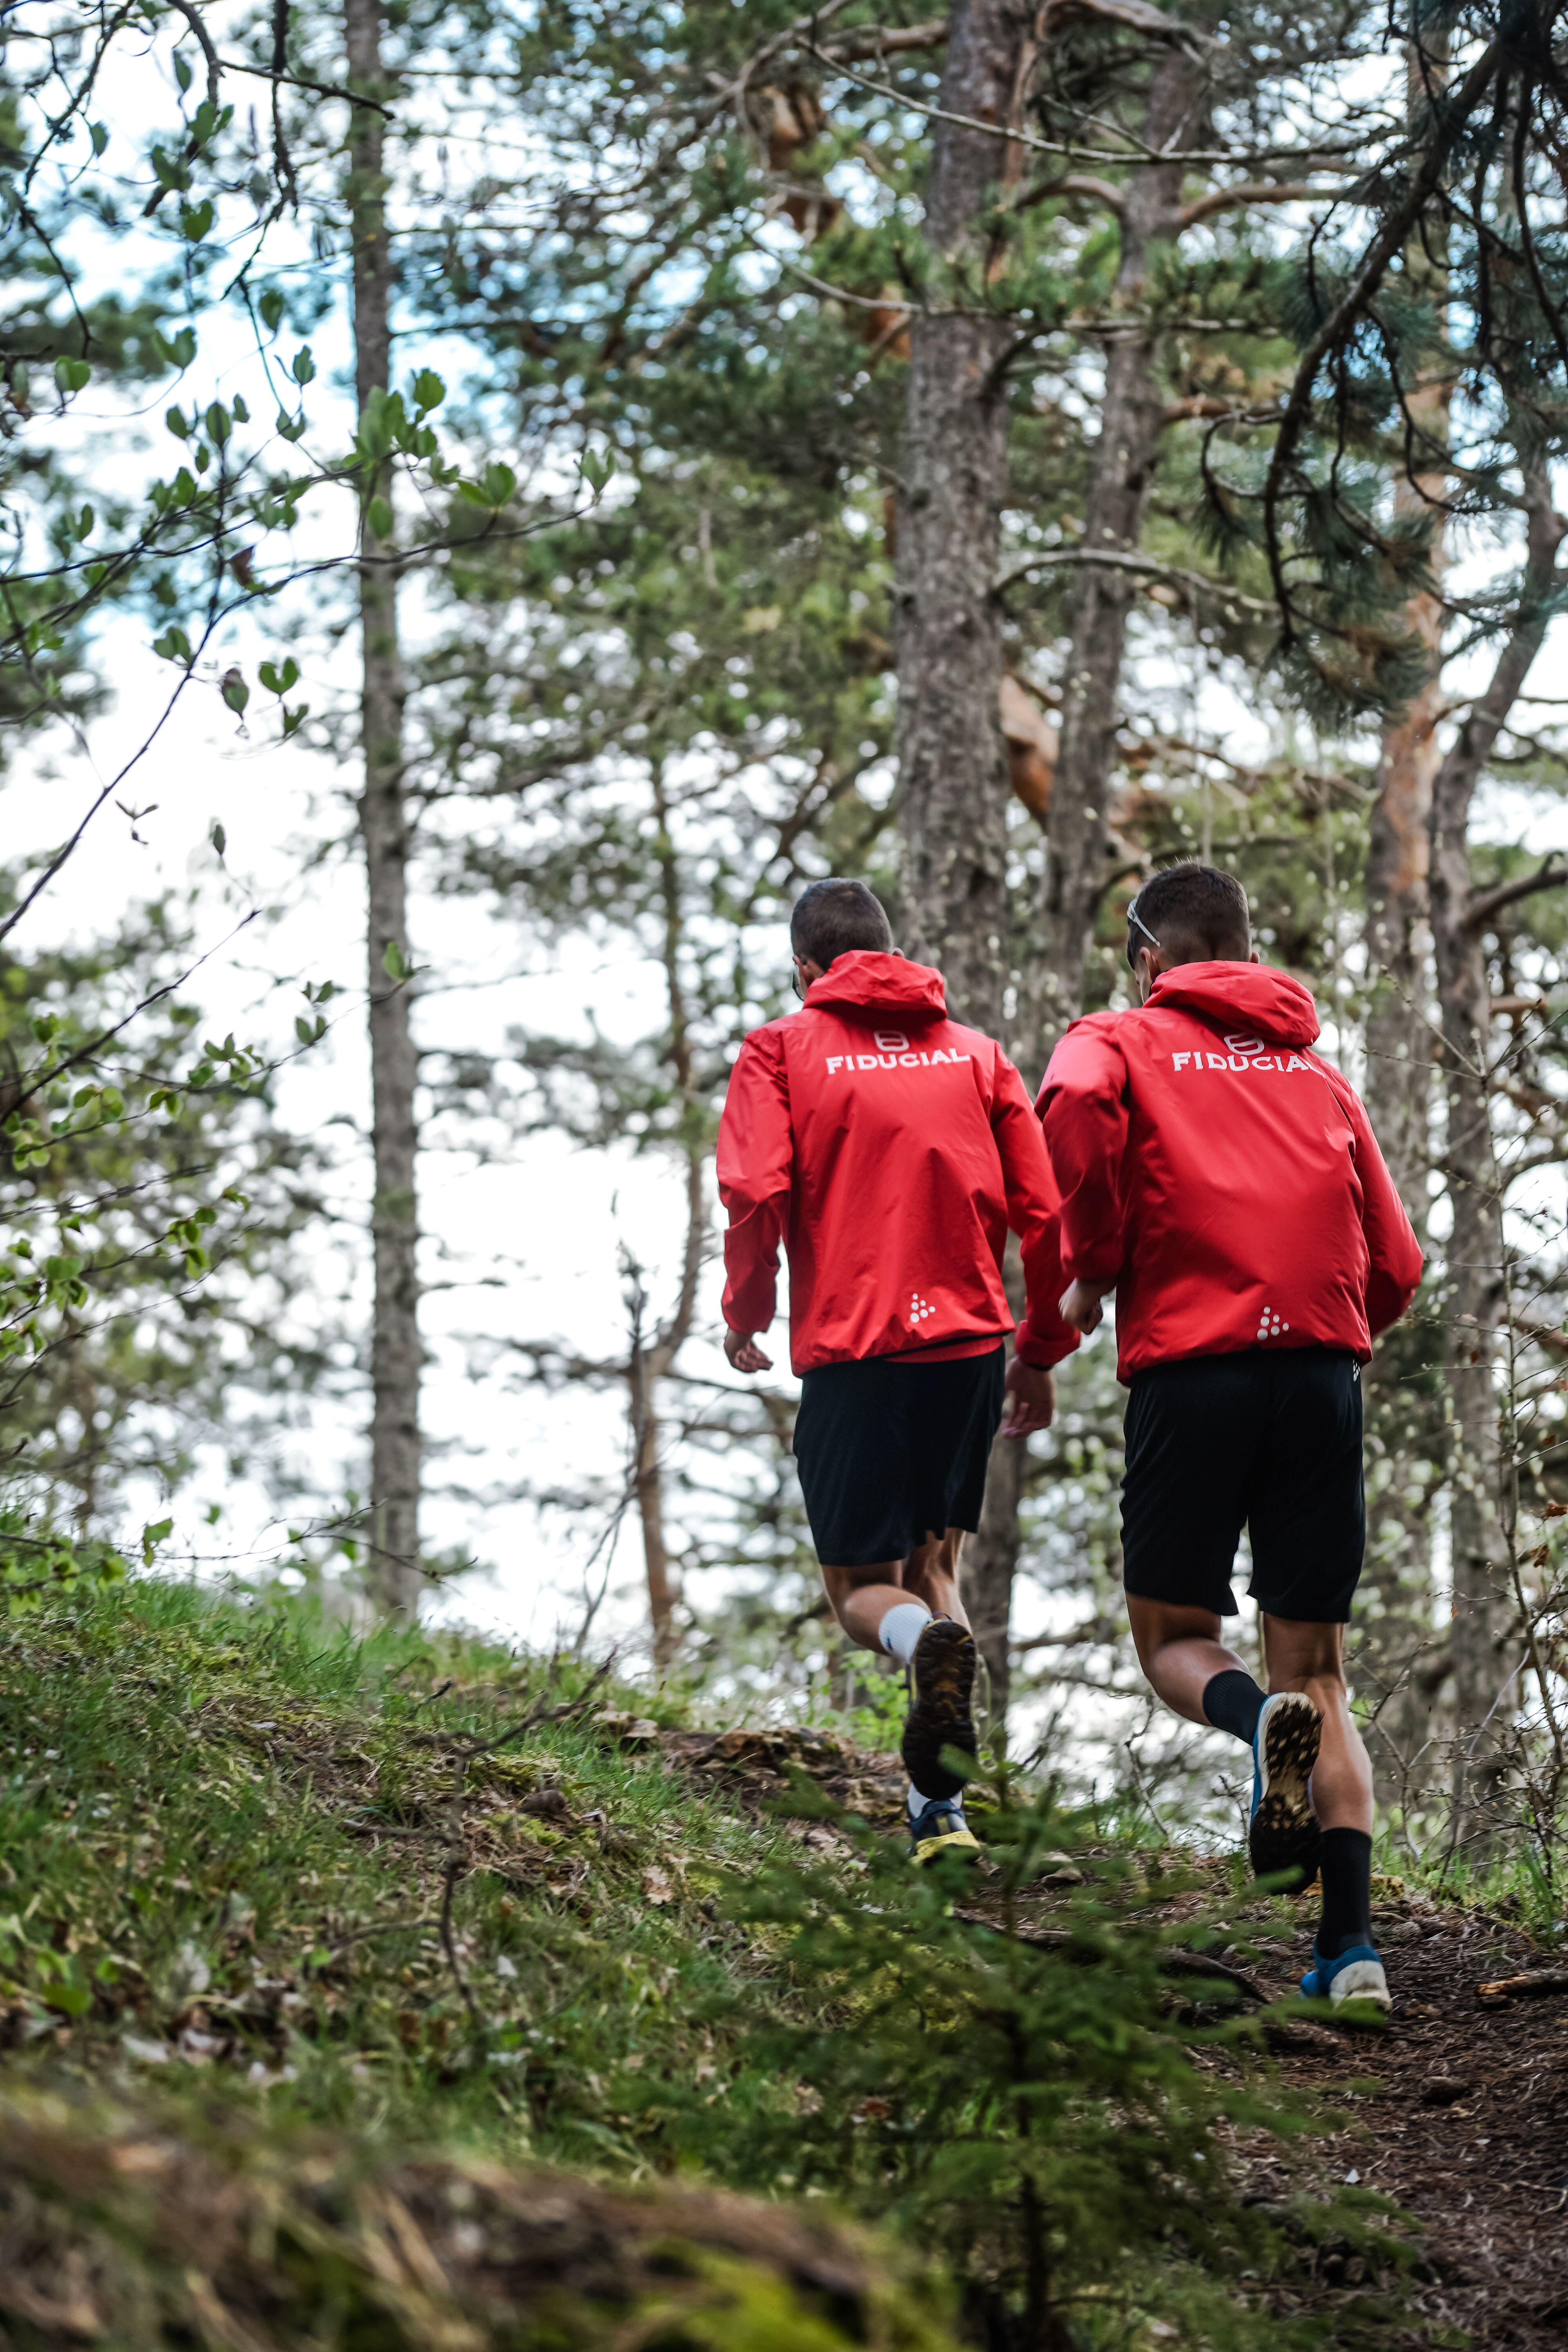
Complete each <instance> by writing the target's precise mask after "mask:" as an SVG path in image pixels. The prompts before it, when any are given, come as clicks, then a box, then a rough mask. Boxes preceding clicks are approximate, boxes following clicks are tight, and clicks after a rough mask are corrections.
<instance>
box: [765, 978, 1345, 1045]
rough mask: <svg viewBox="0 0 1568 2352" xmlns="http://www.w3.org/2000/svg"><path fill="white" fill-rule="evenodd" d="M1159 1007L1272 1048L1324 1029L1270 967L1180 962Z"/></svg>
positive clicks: (1160, 992)
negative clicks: (1240, 1031) (1243, 1031)
mask: <svg viewBox="0 0 1568 2352" xmlns="http://www.w3.org/2000/svg"><path fill="white" fill-rule="evenodd" d="M855 961H857V962H870V961H873V959H872V958H870V957H857V958H856V959H855ZM833 969H834V971H837V969H838V967H837V964H835V965H834V967H833ZM812 994H813V995H815V994H816V989H815V988H814V989H813V991H812ZM1156 1005H1157V1006H1159V1007H1160V1008H1161V1009H1162V1010H1163V1011H1168V1012H1172V1013H1198V1014H1199V1015H1200V1016H1201V1017H1202V1018H1204V1019H1205V1020H1210V1021H1245V1022H1246V1023H1247V1026H1248V1027H1249V1028H1252V1029H1256V1030H1257V1032H1258V1035H1259V1036H1260V1037H1261V1038H1262V1039H1263V1040H1264V1042H1265V1044H1267V1045H1311V1043H1312V1041H1313V1040H1314V1038H1315V1037H1316V1036H1317V1034H1318V1031H1319V1027H1320V1024H1319V1020H1318V1008H1317V1006H1316V1004H1315V1003H1313V1001H1312V992H1311V991H1310V989H1307V988H1303V987H1302V985H1301V983H1300V981H1299V980H1292V979H1291V977H1290V975H1289V972H1288V971H1273V970H1271V968H1270V967H1269V966H1268V964H1265V963H1180V964H1178V965H1177V966H1176V968H1175V970H1174V971H1163V972H1162V973H1161V974H1160V977H1159V978H1158V980H1156V982H1154V985H1153V987H1152V989H1151V990H1150V992H1149V1009H1150V1010H1151V1011H1152V1010H1153V1008H1154V1007H1155V1006H1156Z"/></svg>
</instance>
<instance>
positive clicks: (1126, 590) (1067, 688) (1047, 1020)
mask: <svg viewBox="0 0 1568 2352" xmlns="http://www.w3.org/2000/svg"><path fill="white" fill-rule="evenodd" d="M1203 104H1204V82H1203V72H1202V68H1201V67H1200V66H1199V65H1198V64H1197V63H1196V62H1195V61H1194V58H1192V57H1191V56H1190V55H1189V54H1188V52H1187V51H1186V50H1185V49H1184V48H1181V47H1176V46H1175V45H1171V46H1169V47H1165V48H1163V50H1162V51H1161V52H1160V54H1159V55H1158V56H1157V58H1155V61H1154V65H1153V69H1152V78H1151V80H1150V85H1149V104H1148V110H1147V113H1146V115H1145V117H1144V121H1143V128H1142V138H1143V143H1144V145H1145V146H1146V147H1154V148H1160V147H1169V146H1187V145H1190V144H1191V143H1192V139H1191V133H1192V132H1193V130H1194V115H1195V114H1196V112H1197V111H1198V110H1199V109H1200V108H1201V107H1202V106H1203ZM1184 169H1185V167H1184V165H1182V164H1180V163H1149V164H1145V165H1143V166H1142V167H1141V168H1140V169H1139V170H1137V171H1135V172H1131V173H1129V174H1128V176H1127V181H1126V184H1125V190H1124V194H1123V198H1122V213H1121V263H1120V266H1119V268H1118V270H1117V276H1116V299H1117V300H1118V302H1119V303H1121V304H1124V305H1125V306H1126V307H1127V308H1128V309H1129V310H1135V309H1136V308H1137V307H1138V306H1140V305H1141V303H1142V299H1143V292H1144V286H1145V281H1146V278H1147V276H1148V269H1149V261H1150V255H1151V249H1152V247H1153V246H1154V245H1155V244H1156V243H1157V242H1158V241H1159V240H1161V239H1162V238H1168V237H1171V236H1173V235H1174V234H1175V231H1176V229H1177V227H1178V226H1179V203H1180V197H1181V189H1182V180H1183V176H1184ZM1159 362H1160V339H1159V337H1158V335H1157V334H1156V333H1155V332H1153V331H1152V330H1151V329H1149V328H1147V327H1145V326H1143V325H1142V324H1140V323H1138V322H1136V321H1135V320H1130V322H1129V324H1128V325H1127V326H1126V327H1124V328H1121V329H1119V330H1117V331H1115V332H1114V333H1113V334H1112V335H1111V336H1110V339H1109V341H1108V344H1107V349H1106V355H1105V396H1104V400H1103V402H1102V404H1101V407H1100V435H1099V438H1098V440H1097V441H1096V443H1095V449H1094V459H1093V467H1092V471H1091V475H1090V481H1089V499H1088V503H1087V506H1086V509H1085V513H1084V532H1083V546H1084V551H1085V553H1086V554H1089V555H1100V554H1109V553H1113V552H1121V553H1131V552H1132V551H1134V550H1135V549H1136V548H1137V545H1138V542H1139V539H1140V537H1141V535H1142V528H1143V517H1144V512H1145V509H1146V508H1147V506H1148V502H1149V487H1150V483H1151V481H1152V477H1153V468H1154V457H1155V452H1156V450H1157V448H1158V446H1159V439H1160V432H1161V426H1162V422H1163V414H1164V407H1163V396H1162V392H1161V385H1160V377H1159ZM1074 588H1075V595H1074V604H1073V628H1072V645H1071V650H1070V652H1069V654H1068V666H1067V674H1066V676H1065V677H1064V678H1063V680H1062V716H1061V737H1060V741H1059V745H1058V752H1057V769H1056V776H1055V780H1054V782H1053V784H1052V788H1051V805H1050V814H1049V819H1048V822H1047V835H1046V867H1045V876H1044V881H1043V884H1042V891H1041V924H1040V943H1039V966H1038V971H1037V980H1036V990H1035V993H1036V999H1037V1020H1038V1024H1039V1035H1038V1037H1037V1040H1036V1045H1037V1051H1038V1053H1039V1054H1040V1055H1041V1056H1042V1057H1044V1056H1047V1055H1049V1052H1050V1049H1051V1047H1052V1046H1053V1045H1055V1044H1056V1041H1057V1039H1058V1037H1059V1036H1060V1035H1061V1033H1062V1031H1063V1030H1064V1029H1065V1028H1066V1027H1067V1025H1068V1022H1069V1021H1071V1020H1073V1019H1074V1018H1075V1017H1076V1015H1077V1013H1079V1009H1080V1008H1081V1005H1082V1002H1083V971H1084V959H1085V957H1086V955H1087V954H1088V951H1089V940H1091V939H1092V937H1093V935H1094V924H1095V918H1096V915H1097V913H1098V911H1099V908H1100V895H1101V893H1102V891H1103V889H1104V887H1105V865H1106V846H1107V840H1108V835H1109V809H1108V803H1109V800H1110V780H1111V771H1112V767H1113V765H1114V761H1115V754H1116V729H1117V722H1118V717H1119V711H1120V700H1121V666H1122V660H1123V656H1124V655H1125V651H1126V645H1127V619H1128V614H1129V613H1130V611H1131V604H1132V596H1133V589H1132V586H1131V583H1130V581H1129V578H1128V575H1127V574H1126V573H1125V572H1120V571H1117V570H1113V569H1111V568H1110V567H1107V568H1106V569H1104V570H1096V568H1095V567H1094V565H1093V564H1092V563H1086V564H1085V565H1084V567H1083V570H1082V572H1080V573H1079V576H1078V578H1077V579H1076V581H1075V583H1074Z"/></svg>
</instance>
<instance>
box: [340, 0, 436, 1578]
mask: <svg viewBox="0 0 1568 2352" xmlns="http://www.w3.org/2000/svg"><path fill="white" fill-rule="evenodd" d="M343 29H344V35H345V47H346V48H347V53H348V68H349V76H350V79H351V82H352V83H353V85H354V86H355V87H356V88H357V89H361V90H363V91H364V92H366V93H367V94H368V95H373V96H374V97H377V98H384V96H385V94H386V89H387V83H386V77H385V74H384V69H383V66H382V58H381V34H382V15H381V8H380V5H379V0H345V6H344V11H343ZM384 122H385V118H384V116H383V115H382V114H380V113H378V112H376V111H375V110H373V109H372V108H370V107H358V108H356V109H355V110H354V112H353V121H352V127H351V133H350V156H349V169H350V177H349V213H350V221H351V227H352V234H353V332H354V375H355V384H356V389H357V393H358V398H359V408H360V414H361V415H363V414H364V412H365V410H366V409H367V407H368V406H369V405H370V402H371V396H372V394H374V393H375V392H377V391H382V392H384V391H385V390H387V388H388V386H389V383H390V369H391V355H392V345H391V331H390V319H389V315H388V313H389V310H390V306H391V295H392V278H393V270H392V254H391V248H390V246H389V243H388V240H387V236H386V216H385V189H386V181H385V173H384V158H383V142H384ZM384 487H385V485H384V482H378V483H377V484H376V485H375V488H377V489H378V490H384ZM360 556H361V564H360V635H361V658H362V676H361V705H360V709H361V727H360V732H361V740H362V743H363V751H364V793H363V798H362V799H361V802H360V804H359V825H360V837H361V839H362V841H363V844H364V861H365V879H366V885H367V895H368V900H369V906H368V922H367V930H366V948H367V967H368V974H369V982H370V1064H371V1126H372V1141H373V1150H374V1182H375V1192H374V1203H373V1206H372V1210H371V1239H372V1246H373V1252H374V1281H375V1298H374V1310H373V1315H374V1320H373V1324H372V1331H371V1383H372V1396H373V1402H372V1409H371V1471H370V1496H371V1521H370V1543H369V1559H368V1565H367V1570H366V1581H367V1584H368V1586H369V1590H370V1593H371V1596H372V1598H373V1600H374V1601H375V1602H376V1604H377V1606H378V1607H380V1608H382V1609H384V1610H386V1611H387V1612H392V1613H402V1614H405V1615H407V1616H412V1615H413V1614H414V1612H415V1611H416V1608H417V1606H418V1600H419V1592H420V1588H421V1576H420V1566H419V1480H420V1447H419V1379H420V1371H421V1366H422V1354H421V1349H420V1341H419V1276H418V1266H417V1256H416V1254H417V1249H418V1240H419V1224H418V1206H417V1199H416V1190H415V1158H416V1150H417V1146H418V1130H417V1128H416V1121H415V1112H414V1089H415V1085H416V1079H417V1076H418V1066H417V1060H416V1055H415V1050H414V1040H413V1036H412V1034H411V1031H410V1027H409V1014H410V1010H411V1007H410V1001H409V1000H410V993H411V992H410V989H409V987H408V985H407V983H406V982H403V983H399V982H397V981H396V980H395V979H394V978H393V977H392V976H391V975H390V974H389V973H388V971H387V969H386V950H387V948H388V946H389V945H391V946H392V947H394V948H395V950H396V951H397V954H398V955H399V956H401V957H402V958H403V959H404V960H405V961H409V960H410V959H409V953H408V925H407V913H406V903H407V869H408V857H409V847H410V838H409V831H410V829H409V824H408V816H407V810H406V807H405V800H404V790H403V784H404V778H403V705H404V699H405V693H406V688H405V680H404V673H403V660H402V656H401V653H400V651H399V647H398V642H397V574H396V571H395V567H394V565H393V563H392V562H390V561H389V560H388V557H389V551H387V550H385V549H384V548H383V547H382V545H381V543H380V541H378V540H377V539H376V537H375V534H374V532H373V531H372V530H371V529H370V526H369V522H368V520H362V524H361V529H360Z"/></svg>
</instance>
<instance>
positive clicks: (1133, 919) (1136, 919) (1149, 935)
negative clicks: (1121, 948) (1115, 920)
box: [1127, 898, 1163, 971]
mask: <svg viewBox="0 0 1568 2352" xmlns="http://www.w3.org/2000/svg"><path fill="white" fill-rule="evenodd" d="M1134 923H1136V924H1137V926H1138V929H1140V930H1141V931H1142V934H1143V936H1144V938H1145V939H1146V940H1148V942H1149V944H1150V946H1151V947H1152V948H1156V949H1159V947H1160V942H1159V940H1157V939H1156V938H1155V937H1154V934H1153V932H1152V930H1151V929H1149V926H1148V924H1147V923H1146V922H1145V921H1144V920H1143V918H1142V915H1141V914H1140V913H1139V912H1138V901H1137V899H1136V898H1134V899H1133V901H1132V904H1131V906H1130V907H1129V908H1128V909H1127V929H1128V939H1127V961H1128V962H1129V963H1130V964H1131V967H1132V969H1133V971H1137V969H1138V958H1137V955H1136V953H1135V952H1134V950H1133V946H1132V938H1131V931H1132V926H1133V924H1134ZM1161 952H1162V953H1163V950H1161Z"/></svg>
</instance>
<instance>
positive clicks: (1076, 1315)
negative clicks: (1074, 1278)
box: [1058, 1282, 1116, 1339]
mask: <svg viewBox="0 0 1568 2352" xmlns="http://www.w3.org/2000/svg"><path fill="white" fill-rule="evenodd" d="M1115 1287H1116V1285H1115V1284H1114V1283H1113V1282H1108V1283H1107V1284H1106V1286H1105V1289H1104V1290H1100V1289H1099V1288H1098V1287H1097V1286H1095V1285H1094V1284H1093V1283H1090V1282H1075V1283H1074V1284H1073V1286H1072V1287H1071V1289H1070V1290H1064V1291H1063V1293H1062V1301H1061V1306H1060V1307H1059V1309H1058V1313H1059V1314H1060V1316H1061V1318H1062V1321H1063V1322H1064V1323H1068V1324H1070V1325H1071V1327H1072V1328H1073V1329H1074V1330H1075V1331H1081V1332H1082V1333H1083V1335H1084V1337H1085V1338H1086V1339H1087V1338H1088V1337H1089V1333H1090V1332H1091V1331H1098V1330H1099V1328H1100V1325H1101V1324H1102V1323H1103V1322H1104V1320H1105V1309H1104V1307H1101V1305H1100V1300H1101V1299H1102V1298H1103V1297H1105V1296H1106V1293H1107V1292H1109V1291H1112V1290H1114V1289H1115Z"/></svg>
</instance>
